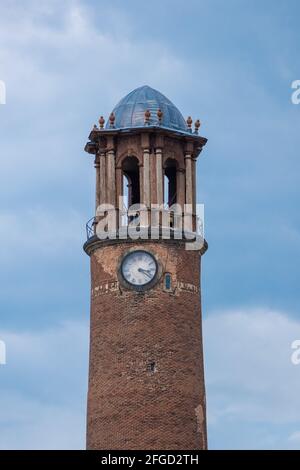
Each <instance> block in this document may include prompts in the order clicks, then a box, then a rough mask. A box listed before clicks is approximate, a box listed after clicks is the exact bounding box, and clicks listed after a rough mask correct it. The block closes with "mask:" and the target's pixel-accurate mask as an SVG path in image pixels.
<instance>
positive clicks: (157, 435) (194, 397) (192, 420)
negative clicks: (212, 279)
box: [84, 86, 207, 450]
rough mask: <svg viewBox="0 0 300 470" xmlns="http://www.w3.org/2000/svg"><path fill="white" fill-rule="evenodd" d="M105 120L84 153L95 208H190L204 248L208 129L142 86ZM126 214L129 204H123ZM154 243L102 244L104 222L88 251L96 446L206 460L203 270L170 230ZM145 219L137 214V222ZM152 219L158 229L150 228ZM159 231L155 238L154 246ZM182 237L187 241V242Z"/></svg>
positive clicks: (90, 432)
mask: <svg viewBox="0 0 300 470" xmlns="http://www.w3.org/2000/svg"><path fill="white" fill-rule="evenodd" d="M104 124H105V122H104V118H103V117H102V116H101V117H100V119H99V127H97V126H95V127H94V129H93V130H92V132H91V134H90V136H89V139H90V140H89V142H88V143H87V144H86V147H85V150H86V151H87V152H88V153H90V154H93V155H94V156H95V169H96V209H97V208H98V206H99V205H101V204H109V205H110V206H113V207H115V208H117V210H118V211H119V212H121V213H122V214H123V210H124V207H123V206H122V207H120V196H122V197H123V200H124V197H125V199H126V204H127V206H132V205H136V204H141V203H142V204H143V207H144V208H146V209H145V210H146V212H147V214H146V215H148V212H149V214H150V212H151V209H152V206H153V205H156V206H157V205H159V206H162V207H163V211H162V212H167V213H168V212H170V209H171V208H172V207H173V205H174V204H175V205H176V207H177V206H178V207H182V208H183V207H184V205H187V207H189V208H190V209H189V213H188V214H187V213H186V212H184V213H183V211H182V213H181V214H180V216H183V217H186V218H190V220H191V224H190V228H191V232H192V233H194V235H195V237H196V232H197V214H196V160H197V157H198V155H199V153H200V151H201V150H202V147H203V146H204V145H205V144H206V139H205V138H203V137H201V136H200V135H199V134H198V130H199V127H200V122H199V121H196V122H195V129H194V131H192V128H191V126H192V119H191V118H190V117H189V118H188V119H187V121H185V120H184V118H183V117H182V115H181V113H180V112H179V110H178V109H177V108H176V107H175V106H174V105H173V104H172V103H171V102H170V101H169V100H168V99H167V98H166V97H165V96H164V95H162V94H161V93H159V92H158V91H156V90H154V89H152V88H150V87H148V86H143V87H141V88H138V89H136V90H134V91H133V92H131V93H129V95H127V96H126V97H125V98H123V99H122V100H121V101H120V102H119V104H118V105H117V106H116V107H115V109H114V110H113V112H112V113H111V114H110V116H109V121H108V123H107V125H106V127H104ZM121 205H122V204H121ZM163 217H164V216H163V215H162V214H161V213H160V212H159V219H158V226H159V231H158V235H157V237H155V239H153V238H151V236H149V237H147V238H143V239H142V238H140V239H132V238H131V237H129V236H127V237H121V236H120V233H121V229H122V227H121V226H120V224H121V222H120V220H123V219H122V218H118V220H119V222H118V224H119V225H118V226H117V227H116V236H115V238H114V239H112V238H107V239H100V238H99V237H98V236H97V224H99V221H100V220H101V217H100V216H99V212H96V214H95V217H94V218H93V219H92V223H91V224H89V225H88V240H87V242H86V243H85V245H84V249H85V251H86V253H87V254H88V255H89V256H90V258H91V277H92V279H91V283H92V286H91V327H90V328H91V329H90V366H89V390H88V421H87V447H88V448H89V449H133V450H139V449H148V450H150V449H153V450H157V449H205V448H206V447H207V437H206V407H205V386H204V370H203V347H202V332H201V324H202V320H201V301H200V299H201V297H200V263H201V256H202V254H203V253H204V252H205V250H206V248H207V244H206V242H204V243H203V244H202V245H201V247H200V248H198V250H186V239H185V237H181V238H180V237H178V236H177V235H178V233H177V232H178V230H177V226H176V220H177V219H176V215H175V219H174V220H175V222H174V220H173V219H172V220H171V237H170V238H169V239H167V238H165V237H164V236H163V227H164V222H163V221H164V218H163ZM134 220H136V217H135V216H134V215H132V214H130V213H128V215H127V219H126V223H127V224H128V223H130V222H132V221H134ZM148 220H152V219H151V218H150V217H149V218H148ZM150 232H151V231H150V228H149V235H150ZM176 234H177V235H176Z"/></svg>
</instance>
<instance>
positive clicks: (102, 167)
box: [99, 151, 106, 204]
mask: <svg viewBox="0 0 300 470" xmlns="http://www.w3.org/2000/svg"><path fill="white" fill-rule="evenodd" d="M105 163H106V162H105V152H103V151H102V152H100V154H99V185H100V187H99V204H104V203H105V202H106V164H105Z"/></svg>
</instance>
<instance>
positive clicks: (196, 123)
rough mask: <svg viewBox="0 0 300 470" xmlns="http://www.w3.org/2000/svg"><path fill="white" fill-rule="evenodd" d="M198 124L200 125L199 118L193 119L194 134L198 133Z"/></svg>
mask: <svg viewBox="0 0 300 470" xmlns="http://www.w3.org/2000/svg"><path fill="white" fill-rule="evenodd" d="M200 126H201V122H200V120H199V119H197V121H195V134H198V131H199V127H200Z"/></svg>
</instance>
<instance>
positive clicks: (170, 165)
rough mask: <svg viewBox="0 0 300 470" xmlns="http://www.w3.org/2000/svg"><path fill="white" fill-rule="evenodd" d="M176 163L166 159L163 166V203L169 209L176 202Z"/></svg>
mask: <svg viewBox="0 0 300 470" xmlns="http://www.w3.org/2000/svg"><path fill="white" fill-rule="evenodd" d="M176 167H177V164H176V161H175V160H172V159H168V160H167V161H166V166H165V176H164V203H165V206H167V207H171V206H172V204H176V202H177V184H176Z"/></svg>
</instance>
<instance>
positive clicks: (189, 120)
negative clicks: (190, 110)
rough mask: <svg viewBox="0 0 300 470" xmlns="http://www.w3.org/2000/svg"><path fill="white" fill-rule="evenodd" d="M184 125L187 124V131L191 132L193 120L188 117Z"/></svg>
mask: <svg viewBox="0 0 300 470" xmlns="http://www.w3.org/2000/svg"><path fill="white" fill-rule="evenodd" d="M186 123H187V126H188V130H189V131H191V130H192V124H193V119H192V118H191V116H189V117H188V118H187V120H186Z"/></svg>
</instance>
